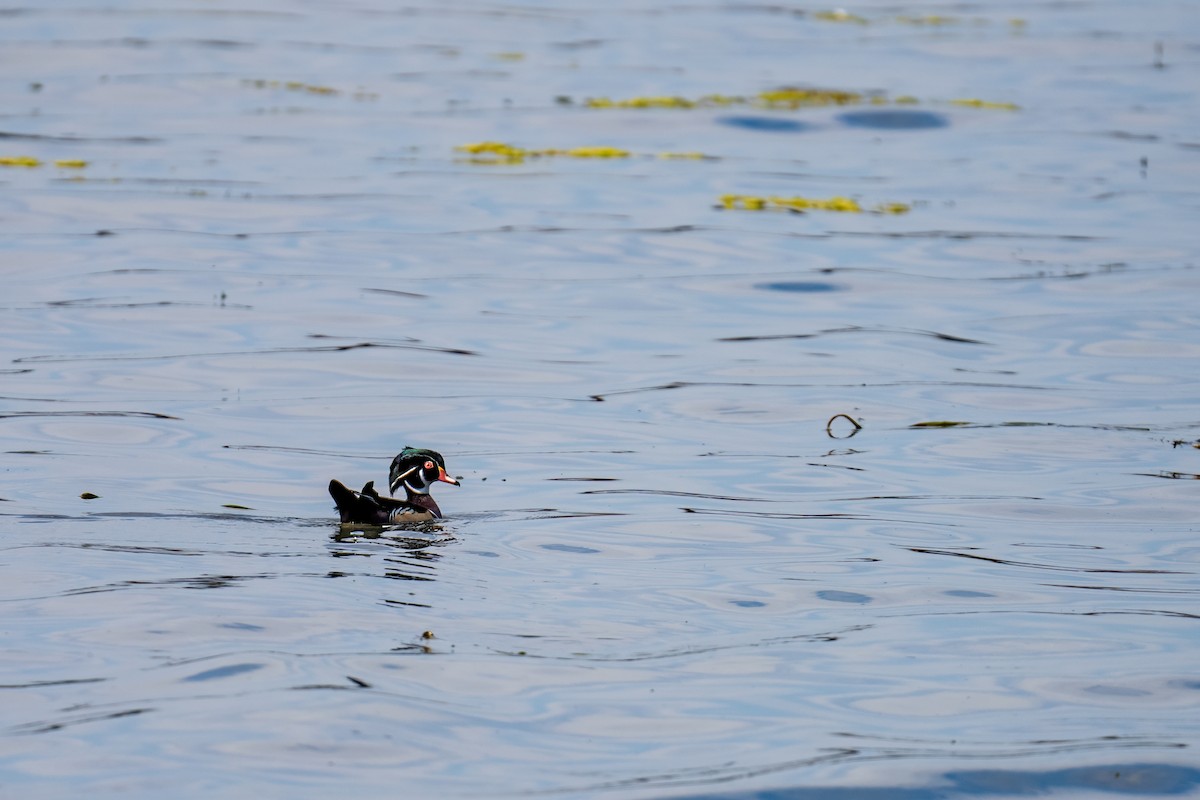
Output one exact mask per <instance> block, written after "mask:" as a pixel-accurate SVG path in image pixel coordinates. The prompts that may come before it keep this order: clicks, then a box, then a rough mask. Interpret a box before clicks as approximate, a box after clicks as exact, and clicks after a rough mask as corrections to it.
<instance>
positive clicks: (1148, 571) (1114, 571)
mask: <svg viewBox="0 0 1200 800" xmlns="http://www.w3.org/2000/svg"><path fill="white" fill-rule="evenodd" d="M907 549H908V550H911V551H912V552H914V553H924V554H927V555H933V556H955V557H958V558H970V559H974V560H976V561H987V562H990V563H992V564H1001V565H1003V566H1006V567H1030V568H1033V569H1048V570H1054V571H1057V572H1090V573H1106V574H1117V575H1191V574H1192V573H1190V572H1181V571H1179V570H1169V569H1115V568H1111V567H1062V566H1054V565H1052V564H1039V563H1038V562H1036V561H1014V560H1010V559H1006V558H998V557H996V556H984V555H979V554H977V553H963V552H960V551H957V550H940V549H937V548H932V547H909V548H907Z"/></svg>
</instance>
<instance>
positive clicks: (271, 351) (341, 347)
mask: <svg viewBox="0 0 1200 800" xmlns="http://www.w3.org/2000/svg"><path fill="white" fill-rule="evenodd" d="M369 347H378V348H383V349H388V350H423V351H426V352H433V353H448V354H450V355H458V356H477V355H479V353H477V352H475V351H473V350H463V349H460V348H456V347H438V346H435V345H428V344H396V343H382V342H355V343H354V344H331V345H314V346H312V347H271V348H266V349H263V350H229V351H214V352H210V353H169V354H163V355H154V356H95V355H93V356H22V357H21V358H14V359H13V363H14V364H29V363H37V364H63V363H68V362H74V361H89V362H90V361H166V360H170V359H177V358H214V357H227V356H261V355H275V354H278V353H341V352H345V351H347V350H362V349H365V348H369Z"/></svg>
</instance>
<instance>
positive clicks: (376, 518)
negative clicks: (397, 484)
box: [329, 479, 394, 525]
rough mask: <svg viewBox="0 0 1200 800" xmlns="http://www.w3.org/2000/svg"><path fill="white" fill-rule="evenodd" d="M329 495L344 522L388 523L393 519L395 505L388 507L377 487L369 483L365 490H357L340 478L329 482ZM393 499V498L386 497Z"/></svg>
mask: <svg viewBox="0 0 1200 800" xmlns="http://www.w3.org/2000/svg"><path fill="white" fill-rule="evenodd" d="M329 495H330V497H332V498H333V502H334V503H336V504H337V510H338V515H339V516H341V518H342V522H357V523H360V524H365V525H387V524H388V523H389V522H391V521H392V511H393V510H394V506H393V507H388V506H387V505H385V504H384V503H381V502H380V501H381V500H384V499H385V498H382V497H380V496H379V495H378V494H377V493H376V492H375V487H374V486H372V485H371V484H370V483H368V484H367V485H366V486H364V487H363V491H361V492H356V491H354V490H353V489H351V488H350V487H348V486H346V485H345V484H344V483H342V482H341V481H339V480H336V479H335V480H331V481H330V482H329ZM386 499H387V500H391V499H392V498H390V497H389V498H386Z"/></svg>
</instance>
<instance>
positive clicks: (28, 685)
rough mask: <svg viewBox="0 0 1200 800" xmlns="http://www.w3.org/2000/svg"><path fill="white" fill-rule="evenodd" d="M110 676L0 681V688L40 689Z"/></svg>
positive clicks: (99, 681) (94, 681) (88, 681)
mask: <svg viewBox="0 0 1200 800" xmlns="http://www.w3.org/2000/svg"><path fill="white" fill-rule="evenodd" d="M107 680H111V678H64V679H62V680H58V681H30V682H29V683H0V689H40V688H41V687H43V686H71V685H73V684H76V683H102V682H103V681H107Z"/></svg>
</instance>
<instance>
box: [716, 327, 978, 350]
mask: <svg viewBox="0 0 1200 800" xmlns="http://www.w3.org/2000/svg"><path fill="white" fill-rule="evenodd" d="M832 333H899V334H906V335H910V336H928V337H930V338H933V339H941V340H942V341H946V342H959V343H961V344H983V345H988V344H990V342H984V341H981V340H979V339H968V338H967V337H965V336H955V335H953V334H950V333H941V332H940V331H927V330H921V329H919V328H882V327H881V328H867V327H864V326H862V325H847V326H846V327H843V328H826V329H825V330H820V331H817V332H815V333H780V334H768V335H762V336H725V337H722V338H720V339H717V340H716V341H718V342H760V341H770V340H773V339H816V338H818V337H820V336H826V335H828V334H832Z"/></svg>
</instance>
